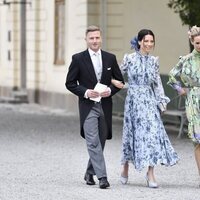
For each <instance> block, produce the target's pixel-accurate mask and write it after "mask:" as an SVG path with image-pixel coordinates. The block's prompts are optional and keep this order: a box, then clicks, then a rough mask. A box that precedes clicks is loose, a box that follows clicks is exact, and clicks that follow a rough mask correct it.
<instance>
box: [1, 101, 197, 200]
mask: <svg viewBox="0 0 200 200" xmlns="http://www.w3.org/2000/svg"><path fill="white" fill-rule="evenodd" d="M121 130H122V120H121V119H119V118H114V120H113V135H114V137H113V139H112V140H111V141H108V142H107V143H106V148H105V158H106V163H107V170H108V178H109V181H110V184H111V187H110V189H106V190H101V189H99V187H98V184H97V185H95V186H87V185H85V182H84V181H83V176H84V172H85V167H86V164H87V159H88V154H87V151H86V146H85V142H84V140H83V139H81V137H80V136H79V119H78V117H77V116H74V115H72V114H71V113H66V112H65V111H64V110H52V109H48V108H45V107H42V106H39V105H35V104H22V105H11V104H0V200H104V199H105V200H154V199H155V200H198V199H200V188H199V187H198V184H199V182H200V180H199V177H198V175H197V169H196V165H195V160H194V156H193V146H192V144H191V142H190V141H189V140H188V139H187V138H186V137H185V138H182V139H180V140H177V139H176V135H177V133H175V132H174V131H173V130H168V134H169V137H170V139H171V141H172V143H173V146H174V148H175V149H176V151H177V152H178V154H179V157H180V162H179V163H178V164H177V165H175V166H173V167H164V166H157V167H156V177H157V181H158V183H159V185H160V187H159V188H158V189H149V188H147V187H146V182H145V179H144V176H145V170H144V171H142V172H141V173H139V172H136V171H135V170H134V168H133V166H131V167H130V173H129V183H128V184H127V185H125V186H124V185H121V184H120V182H119V175H120V170H121V166H120V148H121ZM96 181H97V180H96Z"/></svg>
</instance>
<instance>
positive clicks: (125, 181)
mask: <svg viewBox="0 0 200 200" xmlns="http://www.w3.org/2000/svg"><path fill="white" fill-rule="evenodd" d="M120 182H121V184H123V185H126V184H127V182H128V176H126V177H124V176H122V175H121V176H120Z"/></svg>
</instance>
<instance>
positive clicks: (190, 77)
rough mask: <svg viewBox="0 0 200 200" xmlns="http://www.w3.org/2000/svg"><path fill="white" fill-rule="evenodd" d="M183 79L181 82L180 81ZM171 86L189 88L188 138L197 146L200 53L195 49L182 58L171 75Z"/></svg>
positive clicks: (187, 102)
mask: <svg viewBox="0 0 200 200" xmlns="http://www.w3.org/2000/svg"><path fill="white" fill-rule="evenodd" d="M178 77H180V78H181V81H180V80H178ZM168 84H169V85H171V86H172V87H173V88H174V89H176V88H177V86H179V87H186V88H187V98H186V101H185V107H186V114H187V119H188V122H189V123H188V136H189V138H190V139H191V140H192V141H193V142H194V143H196V144H199V143H200V109H199V108H200V53H199V52H197V51H196V50H195V49H194V50H193V51H192V53H190V54H188V55H186V56H183V57H181V58H180V60H179V62H178V63H177V65H176V66H175V67H173V69H172V70H171V71H170V73H169V82H168Z"/></svg>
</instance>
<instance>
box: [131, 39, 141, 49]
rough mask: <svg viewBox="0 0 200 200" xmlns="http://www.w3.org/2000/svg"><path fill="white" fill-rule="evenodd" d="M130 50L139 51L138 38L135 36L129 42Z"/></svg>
mask: <svg viewBox="0 0 200 200" xmlns="http://www.w3.org/2000/svg"><path fill="white" fill-rule="evenodd" d="M130 43H131V49H135V51H139V49H138V38H137V36H135V37H134V38H133V39H132V40H131V41H130Z"/></svg>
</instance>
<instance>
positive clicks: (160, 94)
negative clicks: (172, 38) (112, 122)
mask: <svg viewBox="0 0 200 200" xmlns="http://www.w3.org/2000/svg"><path fill="white" fill-rule="evenodd" d="M153 90H154V93H155V97H156V100H157V104H158V106H159V108H160V109H161V111H164V110H166V107H167V104H168V103H169V102H170V99H169V98H168V97H167V96H166V95H165V92H164V89H163V85H162V81H161V78H160V72H159V62H158V58H155V79H154V84H153Z"/></svg>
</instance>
